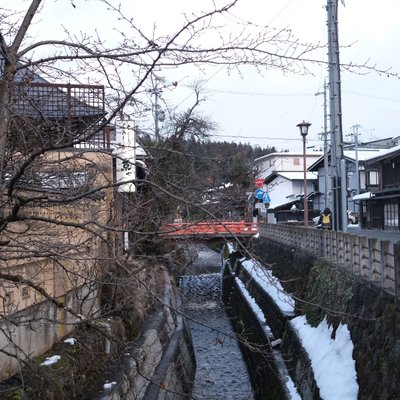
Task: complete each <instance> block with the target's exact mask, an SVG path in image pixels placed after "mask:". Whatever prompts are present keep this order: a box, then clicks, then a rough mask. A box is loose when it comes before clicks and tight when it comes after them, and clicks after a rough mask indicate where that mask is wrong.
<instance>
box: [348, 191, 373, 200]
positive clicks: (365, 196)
mask: <svg viewBox="0 0 400 400" xmlns="http://www.w3.org/2000/svg"><path fill="white" fill-rule="evenodd" d="M374 196H375V195H374V193H371V192H365V193H361V194H356V195H355V196H353V200H367V199H370V198H371V197H374Z"/></svg>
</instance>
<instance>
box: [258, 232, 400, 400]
mask: <svg viewBox="0 0 400 400" xmlns="http://www.w3.org/2000/svg"><path fill="white" fill-rule="evenodd" d="M252 253H253V255H254V257H255V258H257V259H259V260H260V261H261V262H262V263H263V264H264V265H266V266H269V267H270V268H271V269H272V272H273V274H274V276H276V277H278V278H279V279H280V281H281V284H282V286H283V287H284V288H285V291H286V292H288V293H292V294H294V295H295V297H296V311H297V312H298V313H299V314H306V316H307V319H308V321H309V322H310V323H312V324H315V325H316V324H318V323H319V322H320V321H321V320H322V319H323V318H325V317H326V318H327V320H328V322H329V323H330V324H331V325H332V326H333V327H334V328H335V327H337V326H338V325H339V324H340V323H343V324H346V325H347V327H348V329H349V331H350V335H351V339H352V342H353V344H354V350H353V359H354V360H355V362H356V373H357V381H358V385H359V395H358V398H359V399H363V400H375V399H379V400H392V399H395V398H398V396H399V393H400V369H399V368H398V365H399V364H400V310H399V307H398V303H397V300H396V297H394V296H393V295H390V294H388V293H387V292H386V291H384V290H382V289H381V288H378V286H377V285H375V284H373V283H372V282H370V281H366V280H364V279H361V278H360V277H359V276H356V275H354V274H353V273H351V271H348V270H347V269H345V268H339V266H338V265H337V264H333V263H329V262H327V261H324V260H323V259H321V258H320V257H316V256H313V255H312V254H311V253H310V252H306V251H304V250H300V249H296V248H293V247H289V246H285V245H282V244H281V243H278V242H276V241H271V240H267V239H265V238H260V239H256V240H254V242H253V248H252ZM265 301H266V302H268V298H265ZM289 325H290V324H286V326H285V330H284V334H283V337H282V343H281V349H282V351H283V353H284V354H285V359H286V360H287V361H288V362H287V366H288V370H289V371H291V376H292V379H293V381H294V382H296V384H297V386H298V388H299V390H300V391H301V393H302V396H303V398H307V399H314V398H315V399H318V398H319V397H318V395H317V394H316V392H315V382H314V380H313V378H312V376H311V375H310V371H311V369H310V365H309V361H308V359H307V357H306V356H304V352H303V351H302V350H301V346H300V344H299V342H298V340H296V337H295V335H294V333H293V332H292V330H291V329H290V328H289ZM299 346H300V347H299ZM311 372H312V371H311ZM312 393H314V394H312Z"/></svg>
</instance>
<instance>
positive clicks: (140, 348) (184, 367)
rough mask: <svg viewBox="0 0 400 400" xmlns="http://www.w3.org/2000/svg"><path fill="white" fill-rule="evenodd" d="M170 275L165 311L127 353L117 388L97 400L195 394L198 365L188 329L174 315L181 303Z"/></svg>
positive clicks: (161, 399) (172, 399)
mask: <svg viewBox="0 0 400 400" xmlns="http://www.w3.org/2000/svg"><path fill="white" fill-rule="evenodd" d="M170 279H171V277H170V276H169V274H168V273H167V272H165V276H164V282H165V283H166V284H165V287H164V298H163V301H164V304H165V306H164V307H163V309H162V310H160V311H159V312H157V313H156V314H155V315H153V317H152V318H150V319H149V320H148V321H146V323H145V325H144V326H143V328H142V333H141V335H140V337H139V339H138V340H137V341H136V342H135V343H134V344H133V345H132V346H130V347H129V348H128V349H127V352H126V353H125V355H124V358H123V360H122V364H121V368H120V374H119V376H118V377H116V379H115V384H114V385H112V386H111V387H109V388H105V389H104V390H103V393H101V394H100V395H99V396H98V397H97V399H98V400H122V399H123V400H140V399H143V400H167V399H168V400H181V399H187V398H188V396H190V393H191V391H192V385H193V381H194V374H195V369H196V361H195V357H194V351H193V346H192V338H191V335H190V331H189V328H188V326H187V324H186V322H185V320H184V318H182V316H181V315H179V314H177V313H176V312H175V308H176V306H177V302H179V299H178V297H177V295H176V292H175V288H174V285H173V283H172V282H171V280H170Z"/></svg>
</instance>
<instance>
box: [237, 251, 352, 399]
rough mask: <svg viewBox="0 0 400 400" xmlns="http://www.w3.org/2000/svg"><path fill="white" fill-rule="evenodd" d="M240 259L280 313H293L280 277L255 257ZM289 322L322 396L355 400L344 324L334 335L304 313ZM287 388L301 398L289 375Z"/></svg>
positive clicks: (249, 299) (252, 303)
mask: <svg viewBox="0 0 400 400" xmlns="http://www.w3.org/2000/svg"><path fill="white" fill-rule="evenodd" d="M240 261H241V265H242V267H243V268H244V269H245V270H246V271H247V273H248V274H250V275H251V277H252V279H254V281H256V282H257V283H258V284H259V285H260V286H261V288H262V290H264V291H265V293H267V294H268V296H269V297H270V298H272V299H273V301H274V303H275V304H276V305H277V306H278V307H279V309H280V310H281V311H282V313H283V314H286V315H288V314H289V315H290V314H291V313H293V314H294V312H295V309H294V300H293V298H292V297H291V296H290V294H288V293H286V292H285V291H284V289H283V287H282V286H281V284H280V282H279V280H278V279H277V278H276V277H274V276H273V275H272V273H271V271H270V270H268V269H267V268H265V267H264V266H262V265H261V264H260V263H259V262H258V261H255V260H251V259H250V260H246V259H245V258H243V259H241V260H240ZM235 279H236V281H237V282H238V285H239V287H240V289H241V291H242V292H243V294H244V298H245V299H246V301H247V302H248V303H249V305H250V306H251V307H252V309H253V312H254V314H255V315H257V317H258V318H259V319H260V321H261V322H262V323H264V324H266V329H267V330H268V329H269V328H268V322H267V321H266V320H265V317H264V313H263V312H262V310H261V308H260V307H259V305H258V304H257V302H256V301H255V300H254V299H253V298H252V297H251V296H250V294H249V293H248V291H247V289H246V288H245V285H244V283H243V282H242V281H240V279H239V278H237V277H236V278H235ZM289 323H290V325H291V326H292V328H293V330H294V331H295V332H296V334H297V336H298V338H299V340H300V342H301V344H302V346H303V348H304V350H305V351H306V352H307V354H308V357H309V359H310V361H311V367H312V370H313V374H314V378H315V381H316V384H317V386H318V388H319V392H320V397H321V399H324V400H356V399H357V395H358V384H357V374H356V369H355V361H354V359H353V358H352V353H353V343H352V341H351V338H350V333H349V330H348V328H347V326H346V325H343V324H340V325H339V327H338V328H337V330H336V332H335V337H334V338H332V333H333V329H332V327H329V326H328V324H327V322H326V320H325V319H324V320H323V321H322V322H321V323H320V324H319V325H318V326H317V327H312V326H311V325H309V324H308V322H307V320H306V317H305V316H304V315H301V316H297V317H294V318H291V319H290V320H289ZM287 388H288V390H289V391H290V393H291V396H292V399H300V398H301V397H300V396H299V394H298V391H297V390H296V389H295V388H294V385H293V382H292V381H291V379H290V378H289V377H288V381H287ZM305 400H308V399H305Z"/></svg>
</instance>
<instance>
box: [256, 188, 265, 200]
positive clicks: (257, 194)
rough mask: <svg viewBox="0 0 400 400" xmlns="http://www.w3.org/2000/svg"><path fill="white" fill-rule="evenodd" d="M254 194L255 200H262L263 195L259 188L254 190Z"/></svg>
mask: <svg viewBox="0 0 400 400" xmlns="http://www.w3.org/2000/svg"><path fill="white" fill-rule="evenodd" d="M254 195H255V196H256V199H257V200H262V198H263V196H264V192H263V191H262V190H261V189H257V190H256V191H255V192H254Z"/></svg>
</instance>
